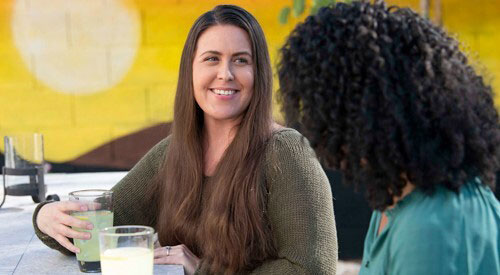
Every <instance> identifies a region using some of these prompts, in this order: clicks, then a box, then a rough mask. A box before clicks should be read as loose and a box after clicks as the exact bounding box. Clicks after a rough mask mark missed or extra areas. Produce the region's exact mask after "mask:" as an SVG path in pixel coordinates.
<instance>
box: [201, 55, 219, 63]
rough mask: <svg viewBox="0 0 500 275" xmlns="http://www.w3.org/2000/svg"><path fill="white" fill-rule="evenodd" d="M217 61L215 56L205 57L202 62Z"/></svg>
mask: <svg viewBox="0 0 500 275" xmlns="http://www.w3.org/2000/svg"><path fill="white" fill-rule="evenodd" d="M218 60H219V59H218V58H217V57H216V56H210V57H207V58H205V60H204V61H211V62H214V61H218Z"/></svg>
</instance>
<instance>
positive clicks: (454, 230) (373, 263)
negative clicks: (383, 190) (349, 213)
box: [360, 179, 500, 274]
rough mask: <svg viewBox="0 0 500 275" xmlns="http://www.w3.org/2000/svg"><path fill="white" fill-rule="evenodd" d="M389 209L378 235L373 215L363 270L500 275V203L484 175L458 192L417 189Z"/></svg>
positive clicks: (377, 212) (440, 187) (397, 272)
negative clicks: (484, 183)
mask: <svg viewBox="0 0 500 275" xmlns="http://www.w3.org/2000/svg"><path fill="white" fill-rule="evenodd" d="M385 214H386V215H387V217H388V224H387V226H386V227H385V229H384V230H383V231H382V232H381V233H380V235H378V236H377V231H378V225H379V223H380V219H381V213H380V212H379V211H375V212H374V214H373V216H372V220H371V222H370V227H369V229H368V233H367V235H366V239H365V248H364V253H363V254H364V257H363V262H362V269H361V272H360V274H379V273H386V274H500V266H499V261H498V259H500V238H499V236H500V234H499V230H500V229H499V228H500V204H499V202H498V200H497V199H496V198H495V196H494V194H493V192H492V191H491V190H490V188H489V187H486V186H484V185H483V184H481V183H480V182H479V180H478V179H474V180H471V181H470V182H469V183H467V184H465V185H463V186H462V187H461V188H460V190H459V192H458V193H455V192H453V191H451V190H448V189H446V188H445V187H442V186H437V187H436V190H435V192H434V193H433V194H432V195H429V194H426V193H423V192H422V191H420V190H415V191H413V192H412V193H410V194H409V195H408V196H406V197H405V198H404V199H403V200H401V201H400V202H398V203H397V205H396V206H395V207H394V208H393V209H390V210H386V211H385Z"/></svg>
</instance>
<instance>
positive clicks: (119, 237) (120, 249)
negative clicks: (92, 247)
mask: <svg viewBox="0 0 500 275" xmlns="http://www.w3.org/2000/svg"><path fill="white" fill-rule="evenodd" d="M153 234H154V229H153V228H151V227H149V226H139V225H126V226H115V227H109V228H105V229H103V230H101V231H100V232H99V244H100V249H101V268H102V274H103V275H114V274H120V275H137V274H141V275H153V258H154V251H153Z"/></svg>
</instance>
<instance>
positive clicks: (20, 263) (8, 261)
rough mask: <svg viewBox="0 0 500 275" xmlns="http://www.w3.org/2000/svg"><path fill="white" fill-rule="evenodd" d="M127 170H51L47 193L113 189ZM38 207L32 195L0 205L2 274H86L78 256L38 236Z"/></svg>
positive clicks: (178, 274) (164, 268)
mask: <svg viewBox="0 0 500 275" xmlns="http://www.w3.org/2000/svg"><path fill="white" fill-rule="evenodd" d="M125 174H126V172H104V173H74V174H59V173H54V174H50V173H49V174H46V175H45V184H46V187H47V195H49V194H57V195H59V197H60V198H61V200H67V199H68V193H69V192H71V191H75V190H80V189H92V188H99V189H109V188H111V187H112V186H113V185H115V184H116V183H117V182H118V181H119V180H120V179H122V178H123V177H124V176H125ZM0 180H1V179H0ZM35 207H36V204H35V203H34V202H33V200H32V199H31V197H30V196H22V197H14V196H7V197H6V199H5V204H4V205H3V206H2V207H1V208H0V275H10V274H15V275H28V274H29V275H32V274H61V275H62V274H65V275H66V274H85V273H81V272H80V271H79V269H78V264H77V262H76V258H75V257H74V256H65V255H62V254H61V253H59V252H58V251H55V250H52V249H50V248H48V247H46V246H45V245H44V244H43V243H42V242H41V241H40V240H39V239H38V238H37V237H36V235H35V232H34V230H33V226H32V222H31V219H32V215H33V210H34V209H35ZM154 273H155V274H169V275H182V274H184V269H183V267H182V266H181V265H155V270H154ZM94 274H95V273H94Z"/></svg>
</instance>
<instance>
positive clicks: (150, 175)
mask: <svg viewBox="0 0 500 275" xmlns="http://www.w3.org/2000/svg"><path fill="white" fill-rule="evenodd" d="M271 102H272V70H271V66H270V59H269V54H268V51H267V45H266V41H265V37H264V33H263V31H262V29H261V27H260V26H259V24H258V22H257V21H256V20H255V18H254V17H253V16H252V15H251V14H249V13H248V12H246V11H245V10H243V9H241V8H239V7H236V6H230V5H222V6H217V7H215V8H214V9H213V10H212V11H209V12H207V13H205V14H203V15H202V16H201V17H200V18H198V20H196V22H195V23H194V25H193V27H192V28H191V30H190V32H189V34H188V38H187V40H186V43H185V46H184V50H183V53H182V57H181V65H180V72H179V81H178V87H177V94H176V99H175V105H174V108H175V109H174V122H173V128H172V134H171V135H170V136H169V137H167V138H165V139H164V140H163V141H161V142H160V143H159V144H157V145H156V146H155V147H154V148H153V149H151V151H150V152H149V153H148V154H146V156H144V157H143V159H142V160H141V161H140V162H139V163H138V164H137V165H136V166H135V167H134V168H133V169H132V170H131V171H130V172H129V173H128V175H127V176H126V177H125V178H124V179H123V180H122V181H121V182H119V183H118V184H117V185H116V186H115V187H114V188H113V191H114V195H113V204H114V218H115V221H114V224H115V225H122V224H142V225H149V226H153V227H155V229H156V230H157V232H158V237H159V243H161V245H163V246H164V247H159V248H157V249H156V250H155V263H157V264H182V265H183V266H184V268H185V271H186V273H188V274H192V273H195V272H196V273H225V274H233V273H250V272H251V273H255V274H304V273H311V274H335V269H336V262H337V240H336V231H335V221H334V215H333V205H332V195H331V190H330V187H329V184H328V180H327V178H326V176H325V174H324V172H323V170H322V168H321V166H320V164H319V163H318V161H317V159H316V156H315V154H314V152H313V151H312V149H311V148H310V147H309V145H308V143H307V140H305V138H303V137H302V136H301V135H300V134H299V133H298V132H296V131H295V130H292V129H288V128H284V127H281V126H279V125H278V124H276V123H274V122H273V120H272V117H271ZM72 207H76V206H73V205H72V204H71V203H70V202H56V203H49V204H41V205H40V206H39V207H38V208H37V210H36V211H35V214H34V221H35V230H36V232H37V235H38V236H39V237H40V239H42V241H44V242H45V243H46V244H47V245H48V246H50V247H53V248H56V249H58V250H60V251H62V252H65V253H70V252H75V253H76V252H78V251H77V248H76V247H74V246H73V245H72V244H71V242H70V241H69V240H68V238H80V239H85V238H88V236H86V235H85V234H84V233H81V232H76V231H74V230H72V229H70V228H68V226H75V227H82V228H84V227H85V226H87V225H88V224H87V223H86V222H82V221H79V220H76V219H73V218H72V217H70V216H68V215H67V211H69V210H72ZM61 217H63V218H61Z"/></svg>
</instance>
